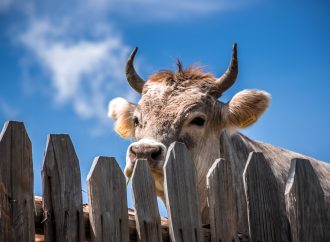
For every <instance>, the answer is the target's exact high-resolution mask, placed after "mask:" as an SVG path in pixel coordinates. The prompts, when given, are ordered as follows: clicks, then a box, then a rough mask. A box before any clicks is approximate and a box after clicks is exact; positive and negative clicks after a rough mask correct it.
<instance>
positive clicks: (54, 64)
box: [0, 0, 330, 204]
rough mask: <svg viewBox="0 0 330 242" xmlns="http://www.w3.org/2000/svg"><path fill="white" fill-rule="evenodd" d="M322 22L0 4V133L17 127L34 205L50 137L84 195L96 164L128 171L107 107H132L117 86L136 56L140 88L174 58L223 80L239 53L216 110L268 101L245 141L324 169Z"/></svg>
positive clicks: (223, 4)
mask: <svg viewBox="0 0 330 242" xmlns="http://www.w3.org/2000/svg"><path fill="white" fill-rule="evenodd" d="M329 12H330V4H329V2H328V1H322V0H314V1H312V0H310V1H304V0H302V1H282V0H277V1H275V0H274V1H261V0H245V1H243V0H232V1H223V0H219V1H215V0H204V1H199V0H190V1H188V0H183V1H174V0H168V1H156V0H109V1H106V0H85V1H76V0H68V1H56V2H55V1H53V2H52V1H42V2H41V1H36V0H35V1H34V0H26V1H23V0H18V1H13V0H0V74H1V75H0V80H1V86H0V124H1V125H2V124H3V123H4V122H5V121H6V120H22V121H24V122H25V125H26V128H27V131H28V134H29V136H30V139H31V141H32V144H33V159H34V171H35V193H36V194H39V195H40V194H41V175H40V171H41V165H42V159H43V151H44V149H45V146H46V138H47V135H48V134H49V133H68V134H70V136H71V139H72V141H73V143H74V146H75V149H76V152H77V155H78V157H79V159H80V164H81V174H82V183H83V189H84V190H86V182H85V180H86V176H87V173H88V171H89V168H90V167H91V164H92V161H93V159H94V157H96V156H98V155H106V156H114V157H116V159H117V161H118V162H119V164H120V166H121V167H122V168H123V167H124V163H125V152H126V148H127V146H128V144H129V143H130V141H129V140H123V139H121V138H119V137H118V136H117V135H116V134H115V133H114V131H113V130H112V126H113V123H112V121H111V120H109V119H108V118H107V104H108V101H109V100H110V99H112V98H114V97H117V96H122V97H125V98H127V99H129V100H130V101H137V100H138V98H139V96H138V95H137V94H136V93H135V92H134V91H133V90H131V88H130V87H129V85H128V84H127V82H126V80H125V76H124V65H125V61H126V59H127V56H128V54H129V52H130V51H131V50H132V49H133V47H135V46H138V47H139V53H138V56H137V58H136V66H137V69H138V70H139V72H140V74H141V75H142V76H143V77H145V78H146V77H148V76H149V75H150V74H152V73H153V72H155V71H157V70H159V69H174V68H175V60H176V58H180V59H181V60H182V61H183V64H185V65H190V64H194V63H197V64H200V65H202V66H205V67H206V70H207V71H209V72H212V73H214V74H215V75H220V74H221V73H222V72H223V71H224V70H225V69H226V67H227V65H228V63H229V59H230V55H231V45H232V44H233V43H234V42H237V43H238V51H239V65H240V73H239V77H238V81H237V82H236V84H235V85H234V86H233V87H232V88H231V89H230V90H229V91H227V93H226V94H225V95H224V97H223V98H222V100H223V101H228V100H229V99H230V98H231V97H232V96H233V95H234V94H235V93H237V92H238V91H240V90H243V89H248V88H259V89H263V90H266V91H267V92H269V93H270V94H271V95H272V102H271V106H270V108H269V109H268V111H267V112H266V113H265V114H264V116H263V117H262V118H261V119H260V121H259V122H258V123H257V124H255V125H254V126H253V127H251V128H248V129H246V130H243V131H242V132H244V133H245V134H247V135H248V136H249V137H251V138H254V139H257V140H261V141H265V142H268V143H272V144H274V145H276V146H281V147H283V148H287V149H291V150H294V151H297V152H300V153H304V154H306V155H309V156H312V157H315V158H317V159H320V160H324V161H330V152H329V141H328V139H329V137H330V127H329V124H330V109H329V104H330V101H329V94H328V93H329V90H330V44H329V43H330V14H329ZM129 198H130V195H129ZM84 199H85V201H86V195H85V194H84ZM129 200H130V202H129V203H130V204H131V199H129Z"/></svg>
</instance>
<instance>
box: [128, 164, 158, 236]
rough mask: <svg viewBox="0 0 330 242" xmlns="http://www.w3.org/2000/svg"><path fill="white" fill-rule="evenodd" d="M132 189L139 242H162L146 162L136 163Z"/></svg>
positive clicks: (154, 190)
mask: <svg viewBox="0 0 330 242" xmlns="http://www.w3.org/2000/svg"><path fill="white" fill-rule="evenodd" d="M132 189H133V200H134V206H135V217H136V229H137V231H138V235H139V241H143V242H157V241H159V242H160V241H162V231H161V224H160V215H159V211H158V205H157V196H156V188H155V183H154V180H153V178H152V175H151V172H150V168H149V166H148V162H147V160H137V161H136V164H135V167H134V171H133V175H132Z"/></svg>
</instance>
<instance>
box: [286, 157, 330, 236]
mask: <svg viewBox="0 0 330 242" xmlns="http://www.w3.org/2000/svg"><path fill="white" fill-rule="evenodd" d="M285 200H286V209H287V214H288V218H289V221H290V228H291V236H292V242H298V241H299V242H307V241H320V242H322V241H324V242H326V241H330V237H329V236H330V235H329V232H330V231H329V229H328V228H327V227H329V225H330V221H327V216H326V210H325V203H324V193H323V190H322V188H321V185H320V182H319V179H318V178H317V176H316V174H315V172H314V169H313V167H312V166H311V164H310V162H309V160H306V159H293V160H292V161H291V168H290V172H289V178H288V181H287V184H286V189H285Z"/></svg>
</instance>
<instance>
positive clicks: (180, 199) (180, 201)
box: [164, 142, 203, 242]
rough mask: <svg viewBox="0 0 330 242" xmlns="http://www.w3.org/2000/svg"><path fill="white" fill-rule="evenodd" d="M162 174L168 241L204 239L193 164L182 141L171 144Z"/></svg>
mask: <svg viewBox="0 0 330 242" xmlns="http://www.w3.org/2000/svg"><path fill="white" fill-rule="evenodd" d="M164 174H165V176H164V178H165V181H164V186H165V198H166V206H167V211H168V213H169V219H170V225H169V226H170V236H171V240H172V241H173V242H179V241H180V242H184V241H190V242H197V241H198V242H199V241H203V240H202V232H201V216H200V211H199V198H198V193H197V181H196V179H197V178H196V169H195V164H194V162H193V161H192V159H191V156H190V153H189V151H188V149H187V148H186V146H185V145H184V144H183V143H179V142H174V143H172V144H171V145H170V147H169V149H168V153H167V157H166V162H165V166H164Z"/></svg>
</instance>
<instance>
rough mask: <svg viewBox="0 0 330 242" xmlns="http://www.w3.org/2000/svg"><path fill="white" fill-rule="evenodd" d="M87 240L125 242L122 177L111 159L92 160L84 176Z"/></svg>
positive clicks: (126, 238) (127, 235)
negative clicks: (86, 188)
mask: <svg viewBox="0 0 330 242" xmlns="http://www.w3.org/2000/svg"><path fill="white" fill-rule="evenodd" d="M87 185H88V203H89V206H90V209H89V219H90V225H91V240H92V241H93V242H94V241H95V242H102V241H121V242H128V241H129V231H128V212H127V197H126V187H125V176H124V174H123V173H122V171H121V170H120V167H119V166H118V164H117V162H116V160H115V159H114V158H113V157H102V156H101V157H97V158H95V160H94V162H93V165H92V167H91V169H90V172H89V174H88V176H87Z"/></svg>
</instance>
